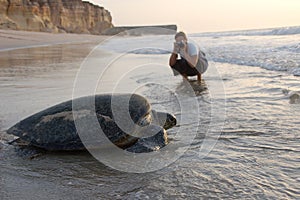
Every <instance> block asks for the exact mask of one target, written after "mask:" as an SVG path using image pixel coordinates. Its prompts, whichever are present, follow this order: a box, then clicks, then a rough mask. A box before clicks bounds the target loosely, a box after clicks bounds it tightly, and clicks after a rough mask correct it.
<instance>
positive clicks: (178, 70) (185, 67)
mask: <svg viewBox="0 0 300 200" xmlns="http://www.w3.org/2000/svg"><path fill="white" fill-rule="evenodd" d="M171 68H172V69H173V74H174V76H177V75H179V74H181V75H184V74H185V75H187V76H196V75H198V74H199V73H200V72H198V70H197V69H196V68H195V67H191V66H190V65H189V64H188V62H187V61H186V60H185V59H178V60H177V61H176V63H175V65H173V66H171Z"/></svg>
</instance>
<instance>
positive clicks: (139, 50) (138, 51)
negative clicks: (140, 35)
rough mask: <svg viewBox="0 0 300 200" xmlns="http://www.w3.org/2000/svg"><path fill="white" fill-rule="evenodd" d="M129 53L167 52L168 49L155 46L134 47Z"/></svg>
mask: <svg viewBox="0 0 300 200" xmlns="http://www.w3.org/2000/svg"><path fill="white" fill-rule="evenodd" d="M129 53H133V54H148V55H154V54H169V53H170V51H168V50H165V49H157V48H142V49H135V50H133V51H130V52H129Z"/></svg>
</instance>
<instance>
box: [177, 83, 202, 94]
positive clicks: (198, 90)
mask: <svg viewBox="0 0 300 200" xmlns="http://www.w3.org/2000/svg"><path fill="white" fill-rule="evenodd" d="M191 90H193V92H194V94H191V92H192V91H191ZM207 90H208V88H207V85H206V83H205V81H204V80H203V81H202V82H200V83H199V82H198V81H197V80H189V81H182V82H180V83H179V84H178V86H177V87H176V92H178V93H180V94H185V95H188V96H194V95H195V96H200V95H203V94H204V93H205V91H207Z"/></svg>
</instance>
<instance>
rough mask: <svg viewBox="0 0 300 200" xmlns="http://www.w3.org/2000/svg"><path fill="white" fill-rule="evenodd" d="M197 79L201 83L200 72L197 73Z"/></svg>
mask: <svg viewBox="0 0 300 200" xmlns="http://www.w3.org/2000/svg"><path fill="white" fill-rule="evenodd" d="M197 80H198V82H199V83H201V81H202V79H201V74H197Z"/></svg>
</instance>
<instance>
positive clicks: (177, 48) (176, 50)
mask: <svg viewBox="0 0 300 200" xmlns="http://www.w3.org/2000/svg"><path fill="white" fill-rule="evenodd" d="M179 51H180V47H179V46H178V44H177V43H176V42H174V47H173V53H175V54H178V53H179Z"/></svg>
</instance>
